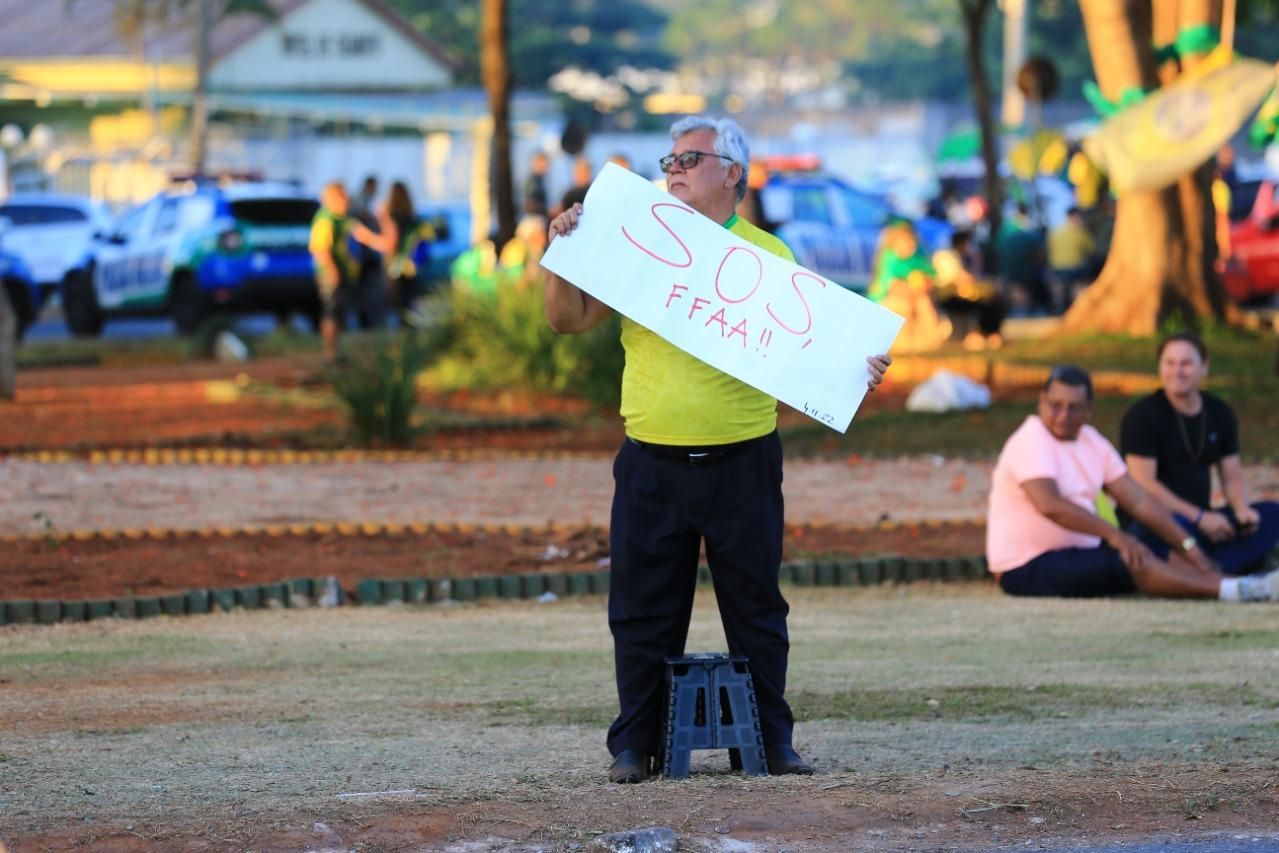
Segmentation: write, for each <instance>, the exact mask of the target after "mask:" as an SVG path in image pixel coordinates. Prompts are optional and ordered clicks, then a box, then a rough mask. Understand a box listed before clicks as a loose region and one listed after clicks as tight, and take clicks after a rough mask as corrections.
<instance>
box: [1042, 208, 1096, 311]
mask: <svg viewBox="0 0 1279 853" xmlns="http://www.w3.org/2000/svg"><path fill="white" fill-rule="evenodd" d="M1096 250H1097V241H1096V239H1094V238H1093V235H1092V232H1091V231H1089V230H1088V225H1087V224H1086V223H1085V222H1084V214H1083V211H1082V210H1080V209H1079V208H1077V207H1072V208H1071V209H1070V210H1069V211H1067V212H1066V218H1065V220H1064V221H1063V222H1062V223H1061V224H1060V225H1058V226H1057V227H1056V228H1054V229H1053V231H1052V233H1050V234H1049V235H1048V267H1049V269H1051V270H1052V279H1051V288H1052V298H1053V306H1052V307H1053V310H1054V311H1055V312H1061V311H1064V310H1066V309H1067V308H1069V307H1070V303H1072V302H1074V301H1075V296H1076V295H1078V291H1079V290H1080V289H1081V288H1082V287H1083V286H1084V285H1086V284H1088V283H1089V281H1090V280H1091V279H1092V278H1093V276H1094V275H1096V272H1097V266H1096V257H1095V252H1096Z"/></svg>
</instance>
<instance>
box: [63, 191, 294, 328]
mask: <svg viewBox="0 0 1279 853" xmlns="http://www.w3.org/2000/svg"><path fill="white" fill-rule="evenodd" d="M318 207H319V204H318V202H317V201H316V200H315V199H314V198H311V197H310V196H308V195H307V194H306V193H304V192H303V191H302V190H301V189H299V188H298V187H296V186H294V185H292V184H279V183H242V184H233V185H230V186H217V185H212V184H193V183H189V184H187V185H185V186H183V187H181V188H178V189H174V190H169V191H165V192H162V193H160V194H159V195H157V196H155V197H154V198H152V199H151V200H150V201H147V202H145V203H143V204H141V205H138V206H137V207H134V208H133V209H131V210H129V211H127V212H126V213H125V214H124V215H123V216H121V217H120V218H119V219H118V220H117V221H116V222H115V223H114V224H113V225H112V226H111V227H110V228H109V229H108V230H107V231H106V232H104V233H102V234H100V235H98V237H97V238H96V239H94V241H93V243H92V245H91V246H90V249H89V251H88V252H87V254H86V255H85V257H84V259H83V260H82V262H81V263H80V264H79V265H78V266H77V268H76V269H74V270H72V271H71V272H70V273H69V274H68V275H67V276H66V278H65V280H64V281H63V283H62V307H63V312H64V313H65V316H66V321H67V325H68V327H70V329H71V331H72V333H74V334H76V335H80V336H86V335H97V334H99V333H100V332H101V331H102V327H103V324H104V323H105V322H106V321H107V320H108V319H109V318H111V317H113V316H138V315H166V314H167V315H170V316H172V317H173V319H174V322H175V323H176V325H177V327H178V331H180V332H182V333H183V334H189V333H191V332H193V331H195V330H196V329H197V328H198V327H199V326H200V324H201V323H202V322H203V321H204V320H205V318H206V317H208V316H209V315H210V314H211V313H213V312H228V313H238V312H250V311H275V312H278V313H286V312H290V311H300V312H303V313H305V314H308V315H311V316H315V315H316V314H317V312H318V310H319V299H318V295H317V293H316V289H315V281H314V276H313V272H312V262H311V255H310V252H309V251H308V248H307V244H308V240H309V236H310V225H311V219H312V217H313V216H314V215H315V211H316V209H317V208H318Z"/></svg>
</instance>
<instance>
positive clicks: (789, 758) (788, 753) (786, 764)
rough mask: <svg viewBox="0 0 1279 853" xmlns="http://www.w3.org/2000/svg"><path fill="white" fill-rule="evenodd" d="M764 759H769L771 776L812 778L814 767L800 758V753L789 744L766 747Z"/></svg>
mask: <svg viewBox="0 0 1279 853" xmlns="http://www.w3.org/2000/svg"><path fill="white" fill-rule="evenodd" d="M764 757H765V758H767V759H768V774H769V775H770V776H789V775H795V776H812V775H813V765H811V764H809V763H808V762H807V761H805V760H804V759H802V758H800V757H799V753H798V752H796V751H795V750H794V748H792V747H791V745H790V744H789V743H778V744H773V745H772V746H766V747H764Z"/></svg>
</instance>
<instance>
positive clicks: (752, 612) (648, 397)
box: [544, 117, 891, 783]
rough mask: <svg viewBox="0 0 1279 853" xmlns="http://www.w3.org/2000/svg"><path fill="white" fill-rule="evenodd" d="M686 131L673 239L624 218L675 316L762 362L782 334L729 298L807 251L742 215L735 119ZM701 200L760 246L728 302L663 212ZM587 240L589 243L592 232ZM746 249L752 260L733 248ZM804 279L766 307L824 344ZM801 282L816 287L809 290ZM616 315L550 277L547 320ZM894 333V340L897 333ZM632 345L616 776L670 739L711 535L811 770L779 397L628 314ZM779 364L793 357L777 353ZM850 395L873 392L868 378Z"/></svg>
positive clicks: (739, 615) (773, 751)
mask: <svg viewBox="0 0 1279 853" xmlns="http://www.w3.org/2000/svg"><path fill="white" fill-rule="evenodd" d="M671 138H672V140H674V146H673V147H672V150H671V153H669V154H668V155H666V156H665V157H663V158H662V159H661V160H660V166H661V168H662V171H663V172H664V173H665V174H666V180H667V189H668V191H669V192H670V194H671V196H674V198H675V200H676V201H677V202H681V203H682V204H677V203H670V200H669V199H668V198H666V197H663V198H664V199H666V201H664V202H658V203H655V204H653V205H652V206H651V207H652V209H651V213H652V216H653V218H654V219H656V220H657V222H658V223H660V225H661V228H662V229H664V231H661V232H657V233H658V236H659V237H661V236H663V235H667V236H668V238H673V241H672V240H670V239H667V240H666V242H665V243H663V244H662V246H661V247H658V243H657V242H649V239H648V238H646V237H644V236H643V234H642V233H641V232H640V230H639V227H640V226H637V225H636V224H635V223H631V229H632V230H628V229H627V228H625V227H623V228H621V229H620V233H621V234H622V235H623V236H624V237H625V239H626V240H627V241H629V244H624V245H627V246H633V247H635V248H636V249H637V250H639V252H640V253H642V255H643V256H645V257H641V256H639V255H636V258H637V261H636V262H637V263H643V262H645V261H646V260H649V262H651V259H656V260H657V261H660V262H661V264H665V265H666V266H668V267H670V268H672V269H675V270H678V271H680V272H679V277H678V280H673V281H672V283H671V284H670V285H669V289H665V288H664V289H663V291H662V292H661V294H660V296H661V300H660V302H661V303H664V304H665V308H666V309H671V306H673V305H674V306H678V308H677V310H672V312H671V313H670V315H669V316H670V317H671V318H674V320H673V322H678V323H681V324H685V325H688V326H689V327H690V328H693V327H694V325H692V324H695V327H696V328H697V329H698V330H699V333H701V330H703V329H705V330H708V331H707V332H706V334H709V335H711V336H712V337H713V338H714V341H715V344H716V345H720V343H721V342H723V346H724V347H725V348H726V349H727V348H734V350H735V355H739V354H738V353H736V348H738V347H739V345H740V349H741V351H743V352H749V351H748V350H747V342H748V341H749V342H750V345H751V346H752V347H754V351H755V352H756V353H762V354H761V355H760V356H759V358H761V359H762V358H763V357H765V356H766V355H767V348H768V347H769V346H770V344H771V343H772V334H773V332H772V331H771V330H769V329H767V328H762V327H760V325H759V324H758V323H757V324H756V325H755V326H748V318H747V317H746V315H745V314H744V313H739V314H733V313H732V312H731V310H730V309H741V305H742V304H743V303H745V302H746V300H748V299H749V298H750V297H751V295H753V294H755V293H756V291H757V290H758V289H759V287H760V282H761V280H762V278H763V271H764V269H765V261H761V260H759V257H758V256H757V255H756V253H755V250H756V249H757V250H759V251H760V252H761V253H764V254H767V255H769V256H777V257H780V258H783V259H785V260H787V261H793V260H794V256H793V255H792V254H791V252H790V250H789V249H788V248H787V247H786V245H785V244H784V243H782V242H781V241H780V240H778V239H777V238H776V237H773V236H772V235H770V234H768V233H767V232H765V231H761V230H760V229H759V228H756V227H755V226H753V225H751V224H750V223H748V222H746V221H745V220H742V219H740V218H738V216H737V215H736V213H735V210H736V208H737V204H738V202H739V201H740V200H741V198H742V196H743V195H744V193H745V191H746V185H747V173H748V171H749V164H750V152H749V150H748V148H747V144H746V140H745V137H744V135H743V133H742V130H741V128H740V127H739V126H738V125H737V124H736V123H735V122H733V121H732V120H730V119H722V120H716V119H710V118H706V117H691V118H686V119H683V120H681V121H678V122H676V123H675V125H674V126H673V127H672V128H671ZM606 176H607V173H605V175H602V177H606ZM602 185H604V186H606V185H607V181H597V184H596V187H597V188H598V187H599V186H602ZM603 200H604V196H600V198H599V199H597V198H596V197H595V196H594V195H592V196H590V197H588V199H587V202H586V206H585V208H584V207H583V205H581V204H575V205H573V206H572V207H571V208H569V209H568V210H566V211H564V212H563V213H562V214H561V215H559V216H557V217H556V218H555V219H554V220H552V221H551V224H550V233H549V240H550V241H552V248H554V245H553V243H554V241H555V240H556V239H558V238H561V237H568V236H569V235H570V234H572V233H573V232H574V231H576V230H577V229H578V227H579V225H581V224H582V223H584V222H585V221H586V218H587V217H590V216H596V217H597V219H598V218H602V217H605V216H606V215H607V213H609V212H608V211H605V210H601V209H600V202H601V201H603ZM659 208H662V209H661V210H659ZM689 208H691V210H689ZM692 211H696V212H697V213H700V214H701V215H702V216H705V217H707V218H708V219H709V220H711V221H712V222H713V223H715V224H717V225H721V226H723V228H725V229H727V230H728V231H729V232H731V234H733V235H735V236H736V237H737V238H740V239H741V240H742V241H745V243H746V244H747V248H745V249H743V250H742V251H741V252H738V249H739V248H741V247H740V246H739V247H736V248H734V247H730V248H729V249H728V253H727V254H726V255H724V257H723V259H722V260H720V261H719V266H718V271H717V272H716V273H715V277H714V280H715V292H716V293H718V294H719V296H720V303H716V302H713V301H712V300H711V299H709V298H702V297H701V296H698V295H696V291H695V290H692V289H690V287H691V285H690V282H691V281H692V277H691V272H690V267H693V252H692V251H691V250H690V245H692V244H691V243H690V244H688V245H686V244H685V242H684V241H683V240H681V239H680V236H679V234H677V233H676V232H675V231H674V230H673V228H672V227H671V225H670V224H668V223H667V220H665V219H663V218H662V217H664V216H669V217H671V219H670V222H675V221H676V220H675V217H677V216H678V217H680V221H681V222H683V221H684V220H686V219H687V218H688V217H691V218H692V219H697V218H698V217H696V216H695V215H694V214H693V213H692ZM642 212H647V211H642ZM650 224H651V223H650ZM583 231H584V232H588V231H590V229H589V228H588V227H584V228H583ZM718 233H720V234H723V232H722V231H720V232H718ZM637 234H638V235H639V236H636V235H637ZM583 239H588V238H586V237H582V236H580V235H579V236H578V240H583ZM570 240H571V238H570ZM561 248H562V247H561ZM574 248H578V249H581V248H583V247H574ZM586 248H588V249H589V250H590V251H592V252H597V253H599V252H601V250H600V247H599V245H596V244H589V243H588V246H587V247H586ZM735 253H737V254H740V255H742V256H743V257H742V258H733V257H732V256H733V255H734V254H735ZM548 254H550V255H552V256H554V253H553V252H551V253H548ZM560 254H561V255H562V254H563V253H562V252H561V253H560ZM751 259H754V260H753V264H754V265H752V261H751ZM592 260H593V263H595V264H596V265H597V266H607V267H608V269H609V270H610V271H616V276H617V277H619V278H620V277H622V276H624V275H625V274H626V273H625V272H624V271H623V269H622V266H624V265H626V264H627V261H626V260H625V259H623V258H620V257H611V256H609V257H598V258H593V259H592ZM544 263H545V264H546V266H548V268H554V267H555V266H556V264H555V263H554V262H553V261H544ZM559 269H561V270H563V269H564V267H563V266H560V267H559ZM726 271H736V272H735V273H726ZM800 275H807V276H808V278H809V279H812V280H813V281H815V282H817V285H820V286H821V287H825V284H824V283H822V282H821V281H820V280H818V279H817V278H816V277H815V276H812V275H811V274H808V273H806V272H803V271H800V272H799V273H796V274H795V275H793V276H792V277H791V279H790V281H792V282H794V286H793V293H792V292H790V291H789V290H788V291H787V294H785V295H788V296H790V297H791V302H790V303H788V304H786V305H783V303H782V302H781V299H780V297H779V299H778V301H777V311H776V312H774V311H773V303H772V302H769V303H766V304H767V306H768V307H767V310H768V312H769V314H770V315H771V316H772V317H773V319H774V320H776V322H777V326H778V327H779V329H781V330H784V331H778V335H779V336H783V335H784V333H786V332H789V333H792V334H793V335H796V337H795V338H794V339H793V340H794V341H795V344H794V345H795V347H796V348H803V347H807V346H808V345H809V344H810V343H811V342H812V338H811V337H809V338H807V342H804V335H805V334H806V333H807V332H808V330H809V329H811V327H812V325H813V315H812V312H811V308H810V302H809V301H808V299H812V298H813V296H812V291H815V290H817V289H818V288H817V285H813V284H811V283H810V282H808V281H803V282H801V281H800V280H799V278H798V276H800ZM801 285H804V286H807V287H809V289H810V293H809V296H808V298H807V299H806V298H805V294H804V292H803V291H802V290H801ZM583 286H584V287H585V286H586V285H585V283H583ZM796 297H797V298H796ZM619 301H621V300H619ZM659 304H660V303H659ZM761 304H763V303H761ZM813 304H816V303H813ZM612 310H613V309H612V308H610V307H609V306H608V305H606V304H605V303H604V302H603V301H601V300H600V299H598V298H596V297H595V296H592V295H591V294H590V293H587V292H586V291H585V290H583V289H579V288H578V287H576V286H575V285H573V284H571V283H569V282H568V281H566V280H565V279H564V278H562V277H560V275H558V274H556V273H555V272H552V273H551V274H550V275H549V276H548V281H547V285H546V316H547V320H548V321H549V322H550V324H551V326H552V328H554V329H555V331H557V332H560V333H564V334H576V333H580V332H585V331H587V330H589V329H592V328H594V327H595V326H597V325H599V323H601V322H602V321H603V320H604V319H605V318H606V317H608V316H609V314H610V313H611V312H612ZM741 310H742V311H744V309H741ZM801 312H802V313H801ZM805 313H806V314H807V325H806V326H805V325H804V314H805ZM685 315H687V318H685ZM739 335H740V341H738V340H737V336H739ZM668 336H673V335H671V334H668ZM887 340H889V341H891V334H890V335H889V336H888V338H887ZM622 345H623V348H624V349H625V351H626V367H625V370H624V372H623V374H622V406H621V414H622V417H623V419H624V421H625V424H626V435H627V440H626V442H625V443H624V444H623V445H622V449H621V450H620V451H619V453H618V455H617V459H616V461H615V462H614V466H613V472H614V479H615V481H616V490H615V492H614V497H613V508H612V516H611V531H610V553H611V560H612V569H611V579H610V591H609V602H608V609H609V628H610V630H611V631H612V634H613V643H614V658H615V665H616V677H617V692H618V700H619V704H620V709H621V710H620V713H619V715H618V717H617V719H616V721H614V723H613V725H612V726H611V727H610V728H609V732H608V748H609V752H611V753H612V754H613V756H614V761H613V765H612V767H611V769H610V771H609V778H610V780H611V781H613V782H622V783H626V782H640V781H643V780H644V779H646V778H648V775H649V773H650V768H651V763H652V756H654V755H655V754H657V753H658V751H659V749H660V748H661V745H662V744H661V743H660V741H659V715H660V713H661V707H662V690H663V686H664V684H663V681H664V676H665V663H664V658H666V657H668V656H675V655H680V654H683V652H684V642H685V639H686V638H687V635H688V626H689V618H690V616H691V614H692V608H693V593H694V589H695V585H696V581H697V562H698V557H699V551H700V548H701V544H702V542H703V541H704V542H705V545H706V555H707V559H708V561H709V563H710V567H711V572H712V578H713V581H714V585H715V594H716V598H717V600H718V601H719V609H720V617H721V619H722V621H723V625H724V634H725V636H726V638H727V640H728V646H729V650H730V651H731V652H732V653H734V654H740V655H745V656H746V657H747V658H748V659H749V660H750V667H751V674H752V677H753V679H754V683H755V691H756V697H757V700H758V704H759V714H760V728H761V730H762V732H763V736H764V743H765V746H766V755H767V759H768V769H769V772H770V773H772V774H775V775H778V774H787V773H800V774H809V773H812V772H813V769H812V767H811V766H810V765H809V764H808V763H806V762H805V761H804V760H803V759H802V758H800V756H799V755H798V754H796V752H795V750H794V749H793V748H792V746H791V733H792V729H793V727H794V718H793V717H792V715H791V710H790V707H789V706H788V705H787V704H786V700H785V699H784V698H783V694H784V692H785V688H786V663H787V656H788V654H789V650H790V643H789V640H788V637H787V632H786V616H787V613H788V612H789V605H788V604H787V603H786V599H785V598H783V597H782V594H781V590H780V589H779V587H778V573H779V568H780V564H781V553H782V529H783V512H782V509H783V508H782V488H781V486H782V451H781V442H780V440H779V439H778V436H777V400H776V397H775V396H774V395H770V394H767V393H765V392H763V391H760V390H757V389H756V388H754V387H752V386H751V385H748V384H746V383H745V382H743V381H741V380H740V379H737V378H734V377H733V376H731V375H729V374H728V373H727V372H724V371H723V370H721V369H718V368H716V367H712V366H711V365H710V364H708V363H707V362H706V361H704V360H701V359H699V358H696V357H694V356H692V355H689V354H688V353H687V352H685V351H684V350H683V349H681V348H680V347H678V346H676V345H674V344H672V343H670V342H669V341H668V340H667V339H666V337H663V336H659V335H658V334H656V333H654V332H653V331H651V330H650V329H649V328H646V327H645V326H642V325H640V324H639V323H637V322H635V320H634V319H632V318H631V317H629V316H623V318H622ZM778 346H779V347H780V343H779V345H778ZM886 348H887V347H886V346H885V349H886ZM871 351H872V352H873V351H874V350H871ZM867 361H868V366H869V369H868V370H867V371H866V374H865V375H867V376H868V381H867V387H868V388H869V389H870V390H874V387H875V386H876V385H878V384H879V383H880V382H881V381H882V380H883V375H884V371H885V370H886V369H887V368H888V365H889V364H890V363H891V359H890V358H889V357H888V356H886V355H880V356H872V357H870V358H869V359H868V360H867ZM774 363H775V364H780V362H778V361H777V359H776V358H775V359H774ZM848 391H849V394H850V395H852V394H853V392H854V391H856V392H857V393H858V394H860V393H861V392H860V388H857V389H852V388H850V389H848ZM822 409H823V412H824V411H825V407H822ZM849 417H851V414H850V415H849ZM845 424H846V421H845Z"/></svg>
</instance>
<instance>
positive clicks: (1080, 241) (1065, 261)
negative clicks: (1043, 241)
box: [1048, 220, 1097, 270]
mask: <svg viewBox="0 0 1279 853" xmlns="http://www.w3.org/2000/svg"><path fill="white" fill-rule="evenodd" d="M1096 246H1097V244H1096V241H1094V240H1093V237H1092V235H1091V234H1089V233H1088V229H1087V228H1085V227H1084V226H1083V225H1080V224H1079V223H1077V222H1071V221H1069V220H1068V221H1066V222H1064V223H1062V224H1061V225H1060V226H1059V227H1058V228H1057V229H1056V230H1055V231H1053V232H1052V233H1051V234H1049V235H1048V265H1049V266H1051V267H1052V268H1053V269H1055V270H1071V269H1075V268H1076V267H1082V266H1083V265H1084V264H1086V263H1088V259H1089V258H1090V257H1092V253H1093V251H1094V249H1096Z"/></svg>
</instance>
